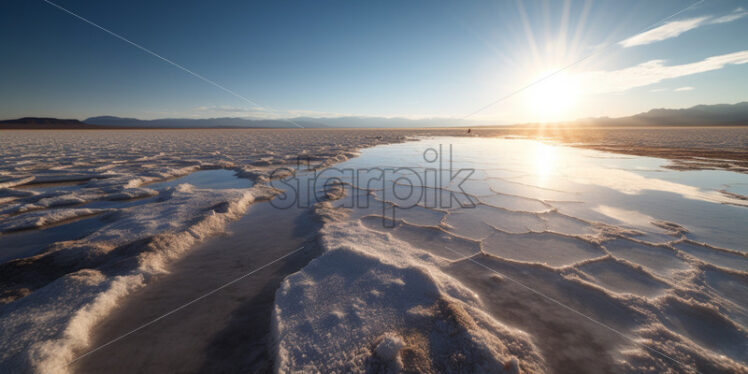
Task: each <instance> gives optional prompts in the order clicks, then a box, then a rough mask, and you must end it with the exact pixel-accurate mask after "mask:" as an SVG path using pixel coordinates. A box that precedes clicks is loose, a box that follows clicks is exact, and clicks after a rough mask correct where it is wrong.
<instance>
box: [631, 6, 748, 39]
mask: <svg viewBox="0 0 748 374" xmlns="http://www.w3.org/2000/svg"><path fill="white" fill-rule="evenodd" d="M746 15H748V11H746V10H745V9H743V8H737V9H735V10H734V11H733V12H732V13H730V14H728V15H724V16H721V17H717V18H713V16H702V17H695V18H688V19H682V20H677V21H671V22H668V23H666V24H664V25H662V26H659V27H655V28H654V29H652V30H648V31H645V32H643V33H640V34H637V35H634V36H632V37H630V38H628V39H626V40H623V41H621V42H619V43H618V44H619V45H621V46H622V47H625V48H629V47H634V46H639V45H646V44H652V43H654V42H659V41H663V40H667V39H671V38H675V37H677V36H679V35H680V34H683V33H684V32H686V31H690V30H693V29H696V28H699V27H701V26H704V25H714V24H723V23H729V22H733V21H737V20H739V19H741V18H743V17H745V16H746Z"/></svg>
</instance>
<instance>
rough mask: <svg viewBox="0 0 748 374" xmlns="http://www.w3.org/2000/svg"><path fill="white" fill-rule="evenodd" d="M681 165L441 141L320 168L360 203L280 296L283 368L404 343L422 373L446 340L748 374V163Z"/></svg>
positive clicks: (526, 144)
mask: <svg viewBox="0 0 748 374" xmlns="http://www.w3.org/2000/svg"><path fill="white" fill-rule="evenodd" d="M667 164H668V161H667V160H663V159H657V158H648V157H636V156H627V155H617V154H611V153H604V152H599V151H594V150H586V149H580V148H572V147H566V146H560V145H554V144H548V143H543V142H538V141H531V140H522V139H493V138H453V137H450V138H438V137H437V138H427V139H421V140H418V141H413V142H407V143H403V144H392V145H385V146H378V147H375V148H371V149H366V150H364V151H362V152H361V155H360V157H357V158H355V159H351V160H349V161H347V162H343V163H341V164H338V165H336V166H335V168H331V169H327V170H325V171H322V172H319V173H318V174H317V175H316V180H315V186H316V187H315V188H314V189H312V190H316V191H319V190H320V189H321V188H322V187H321V186H325V185H327V188H323V189H324V190H326V191H333V192H334V190H335V185H336V183H337V182H342V184H338V188H339V189H341V188H342V190H344V191H345V196H344V197H342V198H340V199H339V200H336V201H334V202H333V203H332V205H333V206H334V207H335V208H336V209H337V212H338V213H340V212H345V213H346V215H345V216H344V217H341V216H335V215H333V216H334V217H333V218H334V219H333V220H332V221H331V222H328V224H326V225H325V227H324V228H323V230H322V234H323V238H324V242H325V245H326V247H327V250H328V252H327V253H326V254H324V255H323V256H321V257H320V258H318V259H317V260H316V261H315V262H313V263H312V264H310V265H309V266H307V267H306V268H305V269H303V270H302V271H301V272H300V273H299V274H296V275H294V276H291V277H289V278H288V279H287V281H286V284H285V285H284V286H283V287H282V289H281V290H280V291H279V293H278V294H277V295H276V305H277V309H276V314H277V319H278V321H279V322H278V323H279V324H280V325H279V326H281V327H280V332H279V336H281V337H282V339H280V341H279V343H278V344H279V345H280V349H282V352H285V353H286V355H285V356H282V357H280V363H276V364H277V365H280V366H279V367H280V368H281V369H283V368H286V369H290V368H292V367H294V365H300V364H304V365H309V367H314V368H317V369H319V370H323V371H324V370H330V369H341V368H342V370H347V369H351V367H349V366H347V365H348V364H345V362H347V361H346V360H353V359H352V358H351V357H360V355H362V353H361V352H366V350H367V349H373V351H372V353H371V355H372V357H373V358H369V359H371V360H374V362H376V365H385V366H386V365H387V363H381V362H380V361H378V360H379V359H381V357H380V358H379V359H377V353H376V352H377V351H378V349H379V348H378V347H379V346H378V345H377V344H380V345H381V344H387V346H389V345H392V344H396V346H398V347H400V348H401V351H400V352H401V354H402V355H405V356H397V357H395V358H393V359H394V360H395V361H397V360H400V361H399V364H397V365H405V366H406V368H411V369H414V370H415V369H417V368H418V367H426V366H427V365H438V364H440V363H439V362H440V358H439V357H440V356H439V354H440V353H439V352H445V351H446V352H452V353H453V354H458V353H460V354H464V355H468V356H469V355H471V354H472V356H470V357H471V358H470V359H468V360H465V361H464V362H463V361H461V362H460V363H459V364H455V365H457V366H456V367H462V368H469V371H470V370H476V371H481V370H484V369H486V367H490V365H491V364H487V363H491V362H493V365H504V366H505V367H506V366H507V365H510V364H509V363H508V362H513V361H512V359H511V357H515V358H517V359H518V362H519V367H520V368H521V369H522V370H525V371H530V372H532V371H536V370H544V368H545V369H549V370H550V371H551V372H619V371H620V372H640V371H643V370H645V369H646V370H655V371H666V370H675V371H686V372H715V371H716V372H730V371H734V370H738V371H740V370H746V366H745V365H746V361H748V355H747V354H746V352H748V333H747V332H746V326H748V297H747V296H746V295H748V257H747V256H746V250H747V249H748V247H746V245H747V244H746V243H748V231H746V227H747V225H748V207H746V203H747V202H746V200H745V199H744V197H743V196H740V195H739V192H740V191H742V188H743V186H745V185H746V183H748V175H745V174H739V173H734V172H727V171H675V170H671V169H667V168H665V166H667ZM305 178H307V179H308V178H309V177H308V176H307V177H305ZM312 179H313V178H312ZM294 183H299V184H298V185H295V184H294ZM307 183H309V182H308V181H307V180H305V179H303V178H300V179H299V180H297V181H293V183H292V181H291V180H287V181H283V182H282V183H281V184H283V185H284V186H286V187H288V186H294V187H293V189H294V190H295V189H299V190H301V191H304V185H305V184H307ZM296 186H300V187H296ZM726 192H728V193H726ZM338 196H340V194H339V192H338ZM302 200H303V199H302ZM338 213H336V214H338ZM299 300H302V301H299ZM445 305H446V306H445ZM486 314H487V315H489V316H490V318H488V319H486V318H487V317H486ZM452 324H456V325H457V326H456V327H454V328H455V330H449V328H448V329H447V331H441V330H440V328H438V327H435V326H451V325H452ZM449 331H452V332H449ZM457 331H463V332H464V333H465V335H460V334H462V333H457ZM442 333H443V334H444V335H440V334H442ZM455 334H457V335H455ZM424 339H425V340H427V341H428V342H429V343H428V345H429V347H430V350H427V351H426V352H423V351H421V348H419V347H421V346H422V344H426V343H423V342H424ZM497 341H498V342H497ZM323 342H324V343H323ZM378 342H379V343H378ZM419 342H420V343H419ZM319 344H324V345H325V346H326V347H327V349H326V350H324V351H322V352H321V351H319V350H318V349H316V348H315V347H316V346H317V345H319ZM520 346H521V347H523V348H521V349H520V348H518V347H520ZM367 347H374V348H367ZM382 349H385V348H382ZM402 352H406V353H402ZM414 352H415V353H414ZM455 352H456V353H455ZM469 352H472V353H469ZM475 352H483V353H475ZM413 355H415V356H413ZM363 356H364V357H366V354H365V353H364V354H363ZM398 357H399V358H398ZM404 357H405V358H404ZM407 357H410V358H407ZM414 357H415V358H414ZM508 357H509V358H508ZM367 360H368V359H367ZM403 360H405V361H403ZM408 360H410V361H408ZM507 360H508V361H507ZM385 361H386V360H385ZM458 361H459V360H458ZM330 362H333V363H335V362H337V363H339V364H337V365H336V364H330ZM366 362H369V361H366ZM408 362H409V363H408ZM441 364H444V363H443V362H442V363H441ZM484 364H485V365H488V366H481V365H484ZM284 365H285V366H284ZM393 365H394V364H393ZM409 365H410V366H409ZM460 365H462V366H460ZM447 367H448V368H449V366H447Z"/></svg>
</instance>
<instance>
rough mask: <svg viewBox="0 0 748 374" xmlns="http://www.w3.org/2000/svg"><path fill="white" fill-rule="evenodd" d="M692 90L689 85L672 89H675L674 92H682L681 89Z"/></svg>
mask: <svg viewBox="0 0 748 374" xmlns="http://www.w3.org/2000/svg"><path fill="white" fill-rule="evenodd" d="M693 90H694V88H693V87H691V86H685V87H678V88H676V89H674V90H673V91H675V92H683V91H693Z"/></svg>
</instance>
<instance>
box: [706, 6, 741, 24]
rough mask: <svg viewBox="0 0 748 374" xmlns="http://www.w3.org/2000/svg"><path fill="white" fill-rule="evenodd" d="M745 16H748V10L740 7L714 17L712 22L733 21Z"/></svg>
mask: <svg viewBox="0 0 748 374" xmlns="http://www.w3.org/2000/svg"><path fill="white" fill-rule="evenodd" d="M745 16H748V11H746V10H745V9H743V8H738V9H735V11H733V12H732V13H730V14H728V15H726V16H722V17H718V18H715V19H713V20H712V21H711V22H710V23H728V22H732V21H737V20H739V19H741V18H743V17H745Z"/></svg>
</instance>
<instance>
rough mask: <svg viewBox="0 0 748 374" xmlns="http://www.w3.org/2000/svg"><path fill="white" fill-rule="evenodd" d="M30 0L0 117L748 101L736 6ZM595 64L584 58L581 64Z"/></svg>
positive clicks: (18, 19) (519, 110) (2, 16)
mask: <svg viewBox="0 0 748 374" xmlns="http://www.w3.org/2000/svg"><path fill="white" fill-rule="evenodd" d="M50 1H54V2H55V3H56V4H58V5H60V6H62V7H64V8H66V9H68V10H70V11H72V12H74V13H76V14H78V15H80V16H81V17H84V18H86V19H88V20H90V21H92V22H95V23H97V24H99V25H101V26H102V27H104V28H106V29H108V30H110V31H112V32H114V33H117V34H119V35H121V36H123V37H124V38H127V39H129V40H131V41H132V42H134V43H137V44H139V45H141V46H143V47H145V48H147V49H150V50H152V51H154V52H155V53H157V54H159V55H161V56H163V57H165V58H167V59H169V60H171V61H173V62H175V63H178V64H181V65H183V66H184V67H186V68H188V69H190V70H192V71H194V72H196V73H198V74H200V75H202V76H204V77H206V78H208V79H210V80H212V81H214V82H216V83H218V84H220V85H221V86H223V87H226V88H228V89H230V90H232V91H234V92H236V93H237V94H238V95H240V96H243V97H245V98H249V99H251V100H252V101H254V102H256V103H258V104H259V105H260V106H261V107H259V108H258V107H254V106H253V105H251V104H249V103H248V102H245V101H243V100H242V99H240V98H237V97H235V96H233V95H231V94H229V93H227V92H225V91H223V90H221V89H219V88H217V87H214V86H212V85H210V84H208V83H206V82H204V81H202V80H200V79H197V78H196V77H194V76H192V75H190V74H188V73H186V72H184V71H182V70H180V69H178V68H176V67H174V66H172V65H170V64H168V63H165V62H164V61H161V60H159V59H158V58H156V57H154V56H152V55H149V54H147V53H145V52H143V51H141V50H139V49H137V48H135V47H133V46H131V45H129V44H127V43H126V42H123V41H122V40H119V39H117V38H115V37H113V36H111V35H109V34H107V33H105V32H103V31H101V30H99V29H96V28H95V27H93V26H91V25H89V24H87V23H85V22H83V21H81V20H79V19H76V18H75V17H73V16H71V15H69V14H67V13H65V12H63V11H61V10H59V9H57V8H55V7H53V6H52V5H50V4H48V3H46V2H44V1H42V0H9V1H4V2H3V3H2V4H0V24H2V25H3V31H2V32H1V33H0V48H2V51H3V53H2V55H3V57H2V58H0V117H3V118H13V117H20V116H30V115H34V116H56V117H68V118H81V119H82V118H86V117H89V116H96V115H118V116H130V117H138V118H161V117H217V116H221V117H222V116H232V117H234V116H237V117H238V116H242V117H244V116H251V117H273V118H275V117H293V116H302V115H303V116H339V115H360V116H385V117H393V116H401V117H411V118H423V117H450V118H463V117H465V116H467V115H469V114H471V113H474V112H475V111H476V110H478V109H479V108H483V107H484V106H486V105H487V104H489V103H491V102H494V101H495V100H497V99H499V98H501V97H503V96H505V95H507V94H508V93H511V92H513V91H515V90H517V89H518V88H520V87H523V86H525V85H527V84H528V83H530V82H533V81H535V80H537V79H538V78H541V77H543V76H545V75H547V74H548V73H550V72H553V71H556V70H558V69H559V68H561V67H564V66H567V65H569V64H571V63H573V62H575V61H578V60H580V59H582V58H585V57H587V58H586V59H584V60H583V61H582V62H580V63H577V64H575V65H573V66H572V67H570V68H568V69H566V70H564V71H563V72H562V73H559V74H556V75H554V76H553V77H552V78H549V79H547V80H545V81H543V82H542V83H540V84H538V85H537V86H535V87H533V88H530V89H528V90H525V91H523V92H521V93H519V94H517V95H514V96H512V97H510V98H508V99H506V100H503V101H501V102H499V103H497V104H495V105H493V106H490V107H488V108H486V109H485V110H482V111H480V112H478V113H475V114H473V115H472V116H470V117H469V118H470V119H472V120H486V121H493V122H496V123H513V122H525V121H537V120H541V121H545V120H549V121H550V120H561V119H573V118H579V117H588V116H622V115H628V114H634V113H637V112H641V111H646V110H648V109H651V108H653V107H675V108H677V107H688V106H692V105H696V104H714V103H735V102H739V101H744V100H748V88H746V87H748V40H747V39H746V37H745V35H748V2H746V1H703V2H701V3H697V4H696V5H695V6H692V7H691V8H689V9H687V10H686V11H683V12H681V13H679V14H677V15H675V16H673V17H671V18H668V19H667V20H665V21H662V20H663V19H665V18H666V17H668V16H671V15H673V14H674V13H676V12H679V11H681V10H683V9H684V8H687V7H689V5H691V4H694V3H696V1H693V0H692V1H675V0H673V1H527V2H517V1H469V2H457V1H455V2H436V1H405V2H403V1H397V2H386V1H382V2H363V1H334V2H327V1H314V2H309V1H304V2H289V1H267V2H252V3H250V2H245V1H220V0H219V1H212V2H205V1H183V2H166V1H160V0H157V1H127V2H125V1H117V2H110V1H75V0H50ZM588 56H591V57H588Z"/></svg>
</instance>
